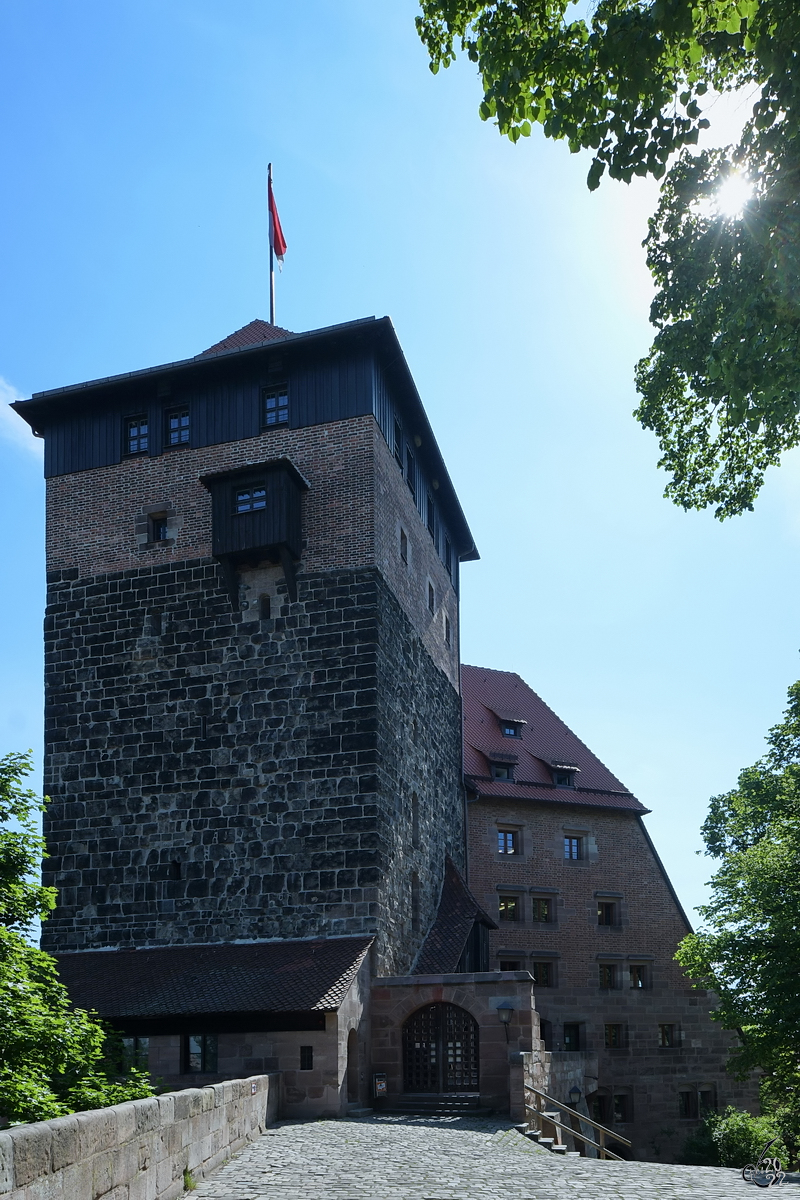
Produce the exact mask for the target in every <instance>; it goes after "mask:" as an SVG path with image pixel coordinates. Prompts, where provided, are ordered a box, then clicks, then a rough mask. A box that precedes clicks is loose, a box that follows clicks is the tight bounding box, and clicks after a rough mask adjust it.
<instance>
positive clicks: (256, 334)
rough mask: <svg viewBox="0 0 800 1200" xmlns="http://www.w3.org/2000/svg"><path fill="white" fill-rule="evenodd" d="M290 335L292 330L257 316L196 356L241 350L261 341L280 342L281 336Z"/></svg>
mask: <svg viewBox="0 0 800 1200" xmlns="http://www.w3.org/2000/svg"><path fill="white" fill-rule="evenodd" d="M289 336H290V330H288V329H281V327H280V325H270V323H269V321H261V320H260V319H258V318H256V320H255V321H251V322H250V324H249V325H243V326H242V328H241V329H237V330H236V332H235V333H229V334H228V336H227V337H226V338H223V339H222V341H221V342H215V343H214V345H213V346H209V347H208V349H207V350H203V352H202V353H201V354H198V355H197V356H196V357H197V358H205V356H206V355H207V354H219V353H220V352H221V351H222V350H241V348H242V347H243V346H257V345H258V344H259V342H279V341H280V340H281V338H285V337H289Z"/></svg>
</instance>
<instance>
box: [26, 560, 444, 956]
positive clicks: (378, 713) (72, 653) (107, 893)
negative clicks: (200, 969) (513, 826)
mask: <svg viewBox="0 0 800 1200" xmlns="http://www.w3.org/2000/svg"><path fill="white" fill-rule="evenodd" d="M73 575H74V572H72V571H66V572H61V573H52V574H51V576H50V584H49V589H50V604H49V606H48V614H47V619H46V645H47V650H46V672H47V704H46V734H45V737H46V748H47V754H46V782H45V788H46V792H47V794H48V795H49V796H50V797H51V798H52V803H51V805H50V806H49V808H48V811H47V814H46V818H45V832H46V836H47V839H48V848H49V853H50V855H51V857H50V858H49V859H48V860H47V862H46V872H45V875H46V878H47V880H48V882H50V883H52V884H53V885H54V886H56V887H57V888H58V889H59V905H58V908H57V909H56V911H55V912H54V914H53V916H52V917H51V919H50V920H49V921H48V922H47V925H46V927H45V929H44V934H43V944H45V945H46V946H47V948H48V949H58V950H59V951H66V950H80V949H90V948H99V947H102V946H118V947H126V946H142V945H151V946H152V945H165V944H181V943H182V944H186V943H199V942H206V941H211V942H215V941H227V940H230V939H233V938H256V939H259V938H269V937H306V936H311V935H320V934H323V935H325V934H337V933H338V934H343V933H354V932H362V933H363V932H372V931H373V930H375V929H378V931H379V946H378V961H379V962H380V963H381V964H382V967H381V969H390V970H397V969H402V970H407V969H410V964H411V960H412V959H413V956H414V954H415V953H416V950H417V949H418V946H419V940H420V937H421V933H419V932H416V931H412V930H411V914H410V872H411V871H412V870H414V869H416V870H417V871H418V872H419V874H420V877H421V883H423V884H424V885H425V886H424V887H423V891H422V910H421V918H422V919H421V929H424V928H425V927H426V924H427V922H428V921H429V920H431V919H432V916H433V912H434V909H435V904H436V900H437V898H438V882H439V881H440V878H441V870H442V866H443V861H444V855H445V853H446V852H449V853H451V854H453V856H454V857H455V858H456V860H457V861H463V851H462V849H461V801H460V795H459V786H458V764H459V758H458V738H457V730H458V725H457V714H458V697H457V695H456V693H455V691H454V689H453V688H452V686H451V685H450V683H449V682H448V680H447V679H446V678H445V676H444V675H443V674H442V673H441V671H439V670H438V669H437V668H436V666H435V665H434V663H433V662H432V660H431V658H430V656H429V655H428V654H427V652H426V651H425V649H424V647H423V646H422V644H421V641H420V639H419V637H418V636H417V635H416V634H415V631H414V630H413V629H412V627H411V625H410V622H409V620H408V618H407V617H406V616H405V614H404V613H403V611H402V610H401V608H400V606H399V604H398V603H397V601H396V600H395V598H394V597H393V595H392V594H391V592H390V591H389V589H388V587H387V585H386V583H385V582H384V580H383V578H382V576H381V575H380V573H379V572H378V571H377V570H375V569H372V570H361V571H338V572H331V573H326V574H319V575H305V576H301V577H300V580H299V589H300V592H299V601H298V603H297V604H289V603H288V602H287V601H286V595H285V590H284V591H283V594H282V597H281V600H282V602H281V605H280V607H279V608H277V606H276V608H277V613H278V615H277V616H275V617H274V618H271V619H270V620H268V621H263V622H262V621H255V620H251V619H248V618H249V617H250V616H251V612H250V610H249V609H248V610H245V611H244V612H243V613H240V612H232V611H231V606H230V602H229V600H228V598H227V596H226V594H225V592H224V590H223V588H222V586H221V581H220V578H219V575H218V569H217V567H216V565H215V564H214V563H213V562H212V561H209V560H195V561H194V562H187V563H163V564H162V565H160V566H157V567H150V568H145V567H142V568H139V569H138V570H135V571H127V572H116V573H113V574H111V575H106V576H97V577H95V578H94V579H90V580H86V579H74V578H72V576H73ZM276 587H277V588H279V589H280V588H283V584H282V582H281V583H280V584H277V585H276ZM154 613H159V614H160V616H159V621H160V628H161V633H160V634H157V633H153V632H151V630H152V628H153V627H154V625H153V614H154ZM414 791H416V792H417V794H418V797H419V806H420V807H419V812H420V820H421V829H420V839H419V846H418V847H416V848H414V847H413V846H412V837H411V811H410V808H411V795H412V792H414ZM178 873H179V875H180V877H179V878H174V877H173V876H174V875H176V874H178Z"/></svg>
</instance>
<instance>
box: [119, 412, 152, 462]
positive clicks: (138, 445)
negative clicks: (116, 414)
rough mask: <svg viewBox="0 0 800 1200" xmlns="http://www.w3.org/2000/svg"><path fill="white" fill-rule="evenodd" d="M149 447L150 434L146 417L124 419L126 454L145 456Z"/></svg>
mask: <svg viewBox="0 0 800 1200" xmlns="http://www.w3.org/2000/svg"><path fill="white" fill-rule="evenodd" d="M149 447H150V432H149V426H148V422H147V417H146V416H141V417H126V418H125V446H124V450H125V453H126V454H145V453H146V452H147V450H148V449H149Z"/></svg>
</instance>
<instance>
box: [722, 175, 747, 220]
mask: <svg viewBox="0 0 800 1200" xmlns="http://www.w3.org/2000/svg"><path fill="white" fill-rule="evenodd" d="M752 195H753V185H752V183H751V182H750V180H749V179H748V178H747V177H746V176H745V175H740V174H739V173H738V172H736V171H734V172H732V173H731V174H730V175H727V176H726V177H725V179H724V180H723V182H722V183H721V184H720V185H719V187H718V188H717V191H716V193H715V195H714V208H715V209H716V211H717V212H718V213H719V215H720V216H721V217H729V218H731V219H734V218H736V217H740V216H741V215H742V212H743V210H744V206H745V205H746V204H747V201H748V200H749V199H750V197H751V196H752Z"/></svg>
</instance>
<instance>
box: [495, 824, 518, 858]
mask: <svg viewBox="0 0 800 1200" xmlns="http://www.w3.org/2000/svg"><path fill="white" fill-rule="evenodd" d="M497 853H498V854H519V830H518V829H498V831H497Z"/></svg>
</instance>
